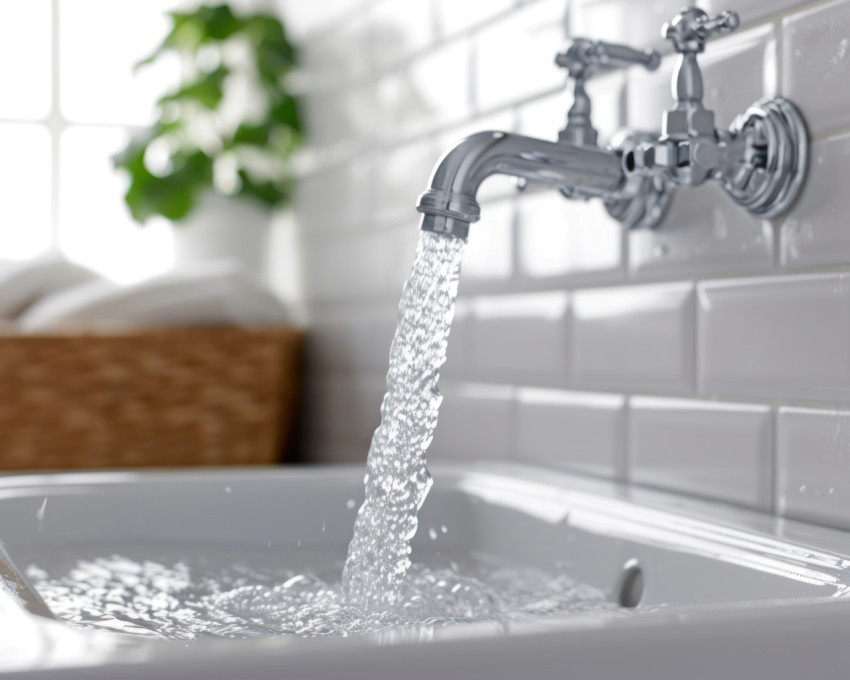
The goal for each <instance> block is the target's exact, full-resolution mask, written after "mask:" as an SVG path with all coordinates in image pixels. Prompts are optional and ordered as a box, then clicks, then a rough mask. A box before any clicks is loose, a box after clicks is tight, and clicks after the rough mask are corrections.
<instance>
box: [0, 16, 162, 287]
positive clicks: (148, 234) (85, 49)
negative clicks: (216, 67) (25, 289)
mask: <svg viewBox="0 0 850 680" xmlns="http://www.w3.org/2000/svg"><path fill="white" fill-rule="evenodd" d="M176 4H177V0H120V2H119V1H117V0H26V2H21V1H20V0H0V11H2V16H3V22H2V24H0V93H2V98H0V260H22V259H26V258H30V257H33V256H35V255H38V254H41V253H44V252H47V251H50V250H51V249H53V250H57V251H61V252H62V253H64V254H65V255H67V256H68V257H69V258H70V259H72V260H74V261H76V262H80V263H82V264H85V265H87V266H89V267H92V268H93V269H96V270H97V271H99V272H101V273H103V274H104V275H106V276H108V277H109V278H111V279H113V280H115V281H119V282H124V283H130V282H132V281H137V280H140V279H142V278H145V277H147V276H151V275H154V274H157V273H160V272H162V271H165V270H167V269H168V268H169V267H170V266H171V264H172V260H173V247H172V243H171V231H170V227H169V226H168V224H167V223H166V222H165V221H164V220H160V221H156V220H151V221H150V222H149V223H148V224H147V225H146V226H144V227H140V226H139V225H137V224H135V223H134V222H133V221H132V220H131V218H130V215H129V212H128V211H127V209H126V207H125V206H124V202H123V194H124V191H125V189H126V179H125V178H124V177H123V176H122V175H121V174H119V173H117V172H115V171H114V170H113V168H112V162H111V159H110V157H111V156H112V154H114V153H115V152H116V151H118V150H119V149H121V148H122V147H123V145H124V144H126V142H127V140H128V139H129V138H130V136H131V135H132V134H133V133H134V132H136V131H137V130H139V129H140V128H141V127H143V126H145V125H146V124H147V123H149V122H150V121H151V120H152V118H153V115H154V103H155V101H156V99H157V98H158V97H159V96H160V95H161V94H162V93H163V92H164V91H165V90H166V89H168V88H169V86H170V85H172V84H174V83H175V82H176V80H177V77H178V68H179V65H178V64H176V63H167V62H166V63H164V64H161V65H160V64H158V65H156V66H154V67H148V68H146V69H144V70H142V71H140V72H139V73H138V74H134V72H133V65H134V64H135V63H136V62H137V61H138V60H139V59H141V58H143V57H145V56H147V54H149V53H150V52H151V51H152V50H153V49H154V47H155V46H156V45H157V44H158V42H159V41H160V40H161V39H162V37H163V36H164V35H165V33H166V31H167V29H168V18H167V16H166V15H165V12H166V11H167V10H168V9H171V8H172V7H174V6H175V5H176Z"/></svg>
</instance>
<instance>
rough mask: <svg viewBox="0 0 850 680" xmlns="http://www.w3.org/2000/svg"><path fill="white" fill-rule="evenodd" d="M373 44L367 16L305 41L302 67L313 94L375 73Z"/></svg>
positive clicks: (301, 48) (300, 56)
mask: <svg viewBox="0 0 850 680" xmlns="http://www.w3.org/2000/svg"><path fill="white" fill-rule="evenodd" d="M371 42H372V35H371V29H370V25H369V22H368V21H367V17H366V15H364V14H360V15H359V16H353V17H351V18H350V19H349V20H348V21H346V22H345V23H343V24H342V25H340V26H337V27H334V28H332V29H330V30H326V31H322V32H321V33H320V34H318V35H314V36H313V37H311V38H310V40H305V41H303V43H301V47H300V52H299V68H301V69H303V70H304V71H305V72H308V73H309V74H310V78H309V80H308V82H306V83H305V86H306V87H308V88H309V90H310V91H312V90H313V88H314V87H316V86H318V87H321V88H323V89H327V88H337V89H338V88H339V87H340V86H345V85H346V84H348V83H350V82H351V81H352V80H355V79H357V78H362V77H364V76H366V75H367V74H368V73H369V72H370V71H371V70H372V60H371Z"/></svg>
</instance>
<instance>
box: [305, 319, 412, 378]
mask: <svg viewBox="0 0 850 680" xmlns="http://www.w3.org/2000/svg"><path fill="white" fill-rule="evenodd" d="M397 322H398V306H397V305H393V304H386V305H381V306H374V305H354V306H350V305H345V306H343V307H342V308H341V309H340V308H339V307H336V308H333V309H331V310H328V311H324V312H321V313H320V314H318V315H317V316H316V318H315V320H314V322H313V324H312V327H311V330H310V332H309V334H308V346H309V350H310V351H309V354H310V355H311V362H310V363H311V366H315V367H316V368H317V369H319V370H327V371H334V370H348V371H352V370H357V371H364V372H365V371H373V372H377V373H381V372H386V370H387V365H388V357H389V355H390V345H391V343H392V339H393V335H394V334H395V329H396V324H397Z"/></svg>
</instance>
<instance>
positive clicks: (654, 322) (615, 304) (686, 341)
mask: <svg viewBox="0 0 850 680" xmlns="http://www.w3.org/2000/svg"><path fill="white" fill-rule="evenodd" d="M693 298H694V295H693V288H692V286H691V285H690V284H680V283H674V284H662V285H655V286H628V287H617V288H606V289H600V290H583V291H580V292H578V293H575V294H574V296H573V308H572V311H573V325H574V330H573V343H572V345H573V346H572V350H573V351H572V356H571V366H570V368H571V370H572V373H573V376H574V380H575V384H576V385H579V386H581V387H586V388H592V389H615V390H629V391H632V390H645V391H652V392H658V393H662V394H664V393H674V394H682V393H689V392H691V391H692V389H693V364H694V360H693V357H694V336H693V316H694V310H693Z"/></svg>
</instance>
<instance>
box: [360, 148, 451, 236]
mask: <svg viewBox="0 0 850 680" xmlns="http://www.w3.org/2000/svg"><path fill="white" fill-rule="evenodd" d="M437 158H438V154H437V151H436V148H435V145H434V143H433V141H432V140H431V139H429V138H425V139H423V140H420V141H416V142H413V143H410V144H405V145H403V146H400V147H396V148H393V149H390V150H388V151H385V152H383V153H380V154H376V155H375V157H374V161H373V167H374V169H375V170H374V172H373V174H372V177H373V181H374V195H375V211H374V214H375V218H376V220H377V221H378V222H379V223H382V224H391V225H392V226H396V225H399V224H402V223H403V222H404V221H408V222H410V224H411V229H412V228H413V225H414V224H415V223H416V221H417V219H418V214H417V213H416V210H415V206H416V199H417V197H418V196H419V194H421V193H422V192H423V191H425V189H426V188H427V187H428V178H429V177H430V175H431V169H432V168H433V166H434V164H435V163H436V161H437Z"/></svg>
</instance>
